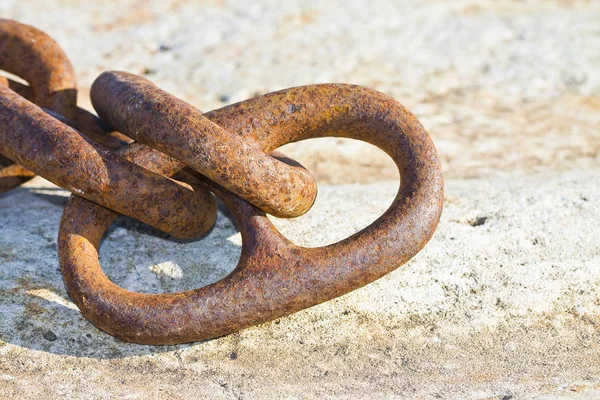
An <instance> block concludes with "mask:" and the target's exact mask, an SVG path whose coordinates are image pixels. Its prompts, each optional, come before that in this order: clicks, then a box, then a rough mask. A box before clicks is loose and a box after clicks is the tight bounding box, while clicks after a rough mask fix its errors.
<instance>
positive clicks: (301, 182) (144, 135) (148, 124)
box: [90, 72, 317, 217]
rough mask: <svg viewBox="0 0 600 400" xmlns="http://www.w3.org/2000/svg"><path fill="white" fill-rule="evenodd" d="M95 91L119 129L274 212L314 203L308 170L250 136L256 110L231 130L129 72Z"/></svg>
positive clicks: (112, 75)
mask: <svg viewBox="0 0 600 400" xmlns="http://www.w3.org/2000/svg"><path fill="white" fill-rule="evenodd" d="M90 95H91V99H92V104H93V105H94V108H95V109H96V111H97V112H98V115H99V116H100V118H101V119H103V120H104V121H106V122H108V123H109V124H110V125H111V126H112V127H114V128H115V129H117V130H118V131H120V132H122V133H124V134H125V135H127V136H129V137H132V138H134V139H136V140H138V141H139V142H141V143H144V144H147V145H149V146H151V147H153V148H155V149H158V150H160V151H162V152H164V153H166V154H169V155H171V156H173V157H174V158H176V159H178V160H180V161H182V162H183V163H185V164H186V165H188V166H189V167H191V168H192V169H194V170H196V171H198V172H200V173H201V174H203V175H205V176H207V177H208V178H210V179H212V180H213V181H215V182H216V183H218V184H219V185H221V186H223V187H225V188H226V189H228V190H230V191H232V192H233V193H235V194H237V195H239V196H240V197H242V198H244V199H246V200H248V201H249V202H250V203H252V204H254V205H256V206H257V207H259V208H261V209H262V210H264V211H266V212H268V213H270V214H273V215H275V216H278V217H297V216H299V215H302V214H304V213H306V212H307V211H308V210H309V209H310V207H312V205H313V203H314V199H315V197H316V194H317V188H316V185H315V181H314V178H313V177H312V175H311V174H310V173H309V172H308V171H307V170H306V169H304V168H302V167H299V166H290V165H288V164H285V163H283V162H281V161H279V160H278V159H276V158H274V157H271V156H269V155H268V154H265V153H264V152H263V151H262V150H261V149H260V148H259V147H258V144H257V143H256V141H255V140H252V139H255V138H253V137H251V136H248V135H244V133H243V132H244V131H246V132H247V131H250V130H251V129H252V125H253V124H254V123H256V122H257V121H255V120H254V116H253V115H251V114H249V115H246V116H240V117H241V119H242V120H241V121H240V122H241V125H242V126H241V129H240V130H231V129H227V128H225V127H223V126H219V125H217V124H215V123H213V122H211V121H210V120H209V119H208V118H206V117H205V116H204V114H203V113H202V112H201V111H199V110H198V109H196V108H194V107H192V106H191V105H189V104H187V103H185V102H184V101H182V100H180V99H178V98H176V97H175V96H172V95H170V94H168V93H166V92H164V91H163V90H160V89H159V88H157V87H156V86H155V85H154V84H152V83H151V82H150V81H148V80H147V79H145V78H142V77H139V76H136V75H133V74H128V73H125V72H105V73H103V74H102V75H100V76H99V77H98V78H97V79H96V81H95V82H94V84H93V85H92V89H91V92H90ZM278 111H279V110H278ZM282 112H284V113H290V112H291V113H293V112H295V109H290V110H283V111H282ZM269 117H270V118H273V116H269ZM270 150H272V149H270Z"/></svg>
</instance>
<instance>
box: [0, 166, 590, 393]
mask: <svg viewBox="0 0 600 400" xmlns="http://www.w3.org/2000/svg"><path fill="white" fill-rule="evenodd" d="M599 173H600V170H590V171H586V172H572V173H563V174H560V175H549V174H545V175H533V176H515V175H503V176H496V177H494V178H489V179H486V180H453V181H449V182H448V183H447V190H446V206H445V210H444V214H443V218H442V222H441V223H440V226H439V228H438V231H437V233H436V234H435V236H434V238H433V239H432V241H431V242H430V243H429V244H428V245H427V247H426V248H425V249H424V250H423V251H422V252H421V253H419V254H418V255H417V256H416V257H415V258H414V259H413V260H411V261H410V262H409V263H408V264H407V265H406V266H404V267H403V268H401V269H399V270H397V271H395V272H394V273H392V274H390V275H388V276H386V277H385V278H383V279H381V280H379V281H377V282H375V283H373V284H371V285H368V286H367V287H365V288H362V289H360V290H357V291H355V292H353V293H350V294H348V295H346V296H343V297H341V298H339V299H336V300H334V301H331V302H328V303H325V304H322V305H319V306H316V307H313V308H311V309H309V310H305V311H302V312H299V313H297V314H295V315H292V316H290V317H286V318H282V319H280V320H277V321H275V322H272V323H267V324H264V325H261V326H259V327H255V328H251V329H246V330H243V331H241V332H239V333H235V334H232V335H229V336H226V337H223V338H220V339H216V340H210V341H206V342H203V343H196V344H192V345H182V346H167V347H149V346H139V345H132V344H127V343H123V342H120V341H118V340H116V339H113V338H112V337H110V336H108V335H106V334H104V333H102V332H100V331H98V330H96V329H95V328H94V327H93V326H92V325H90V324H89V323H88V322H87V321H86V320H85V319H83V318H82V317H81V315H80V314H79V312H78V311H77V309H76V308H75V307H74V305H73V304H72V302H71V301H70V300H69V299H68V297H67V295H66V292H65V290H64V287H63V284H62V280H61V276H60V273H59V270H58V262H57V256H56V234H57V227H58V222H59V219H60V215H61V210H62V206H63V204H64V201H65V195H66V192H64V191H62V190H57V189H56V188H54V187H52V186H51V185H49V184H47V183H45V181H43V180H41V179H36V180H34V181H32V182H31V183H29V184H28V185H26V187H24V188H21V189H18V190H15V191H14V192H12V193H10V194H6V195H3V196H2V197H0V218H1V220H2V221H3V224H2V226H1V227H0V249H2V251H1V252H0V258H1V260H2V262H1V263H0V294H1V296H0V315H1V316H2V317H1V319H0V332H2V337H1V342H0V353H1V357H2V358H1V360H2V361H1V363H0V373H1V374H0V388H1V389H0V393H2V394H3V395H4V396H6V397H11V395H13V394H15V395H16V394H18V395H20V397H24V398H39V397H40V396H42V397H55V396H58V395H62V394H65V395H66V394H67V393H68V394H69V397H75V398H77V397H78V396H79V397H80V398H85V397H86V396H87V395H90V396H91V395H92V394H93V396H92V397H95V396H97V397H99V398H109V397H111V396H125V397H127V396H128V397H127V398H149V397H151V396H152V395H157V394H160V396H157V397H159V398H163V397H164V398H196V396H211V397H214V398H274V399H275V398H280V397H286V398H323V397H335V398H346V397H347V398H354V397H356V396H359V395H361V394H362V395H368V397H370V398H437V397H436V396H441V397H442V398H457V397H460V398H469V399H481V398H487V397H492V398H496V397H493V396H499V397H497V398H502V396H509V395H514V396H516V397H515V398H521V397H522V398H535V397H534V394H539V395H541V394H549V395H550V394H551V395H553V396H558V397H548V398H563V397H564V395H565V394H570V393H577V392H573V391H579V392H584V393H586V392H589V391H591V390H594V388H596V389H597V388H599V387H600V386H599V385H600V380H599V379H598V376H600V351H599V348H598V343H599V342H600V341H599V339H600V333H599V330H598V323H599V320H598V315H599V313H600V301H599V300H598V299H599V298H600V296H599V295H600V294H599V291H600V274H598V271H599V269H600V241H599V240H598V237H599V235H600V226H599V224H598V221H600V186H599V185H597V184H593V183H597V179H598V176H599ZM396 188H397V184H396V183H385V182H382V183H374V184H370V185H343V186H337V187H322V188H321V191H320V194H319V199H318V202H317V204H316V205H315V207H314V208H313V209H312V210H311V211H310V212H309V213H308V214H307V215H306V216H303V217H301V218H298V219H296V220H276V224H277V226H278V227H279V228H280V229H281V230H282V232H284V233H285V234H286V235H287V236H288V237H289V238H291V239H292V240H293V241H295V242H296V243H298V244H301V245H305V246H317V245H323V244H326V243H331V242H333V241H336V240H339V239H341V238H343V237H345V236H347V235H349V234H351V233H353V232H355V231H356V230H358V229H361V228H363V227H364V226H366V225H367V224H369V223H370V222H371V221H373V220H374V219H375V218H376V217H377V216H379V215H380V214H381V212H382V211H384V210H385V208H386V207H387V206H388V205H389V204H390V202H391V200H392V198H393V196H394V194H395V190H396ZM359 209H360V210H362V211H361V212H357V211H356V210H359ZM349 215H351V216H352V218H349V217H348V216H349ZM239 245H240V237H239V234H238V233H236V231H235V230H234V228H233V226H232V224H231V222H230V221H229V220H228V219H227V218H226V217H224V216H223V215H220V216H219V219H218V221H217V225H216V227H215V229H214V230H213V231H212V232H211V233H210V235H209V236H208V237H207V238H205V239H202V240H199V241H196V242H193V243H186V244H183V243H177V242H173V241H171V240H169V239H168V238H165V237H163V236H162V235H160V234H157V233H156V232H154V231H151V230H150V229H148V228H146V227H144V226H143V225H141V224H139V223H136V222H135V221H131V220H128V219H122V220H120V221H119V222H118V223H117V224H116V227H115V228H114V229H112V230H111V231H110V233H109V235H108V236H107V237H106V239H105V241H104V244H103V247H102V251H101V262H102V263H103V266H104V268H105V271H106V273H107V274H108V275H109V277H110V278H111V279H113V280H114V281H115V282H116V283H118V284H120V285H122V286H124V287H125V288H127V289H130V290H135V291H140V292H145V293H153V292H170V291H177V290H184V289H190V288H194V287H197V286H200V285H204V284H207V283H210V282H213V281H215V280H217V279H219V277H222V276H223V275H225V274H227V272H228V271H230V270H231V269H232V268H233V267H234V265H235V261H236V259H237V258H238V257H239ZM505 398H506V397H505ZM541 398H544V397H541ZM590 398H591V397H590Z"/></svg>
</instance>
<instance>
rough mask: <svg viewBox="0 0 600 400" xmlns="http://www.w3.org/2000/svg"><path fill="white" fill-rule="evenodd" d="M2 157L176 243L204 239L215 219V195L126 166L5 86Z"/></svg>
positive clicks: (0, 100) (0, 90)
mask: <svg viewBox="0 0 600 400" xmlns="http://www.w3.org/2000/svg"><path fill="white" fill-rule="evenodd" d="M0 153H2V154H4V155H6V156H7V157H8V158H10V159H11V160H14V161H16V162H18V163H19V164H21V165H23V166H24V167H26V168H28V169H29V170H31V171H33V172H35V173H36V174H39V175H41V176H43V177H44V178H46V179H48V180H50V181H52V182H53V183H55V184H56V185H58V186H61V187H64V188H66V189H68V190H70V191H72V192H74V193H76V194H77V195H79V196H82V197H85V198H87V199H90V200H92V201H94V202H96V203H98V204H101V205H103V206H105V207H108V208H110V209H112V210H115V211H118V212H120V213H123V214H125V215H129V216H131V217H133V218H135V219H138V220H140V221H143V222H145V223H147V224H149V225H152V226H154V227H156V228H158V229H160V230H163V231H165V232H167V233H170V234H172V235H173V236H176V237H180V238H191V237H197V236H200V235H202V234H204V233H205V232H206V231H208V229H210V227H211V226H212V224H213V222H214V219H215V215H216V208H215V203H214V199H213V198H212V195H211V194H210V193H209V192H206V191H205V190H193V189H192V188H191V187H190V186H189V185H187V184H183V183H180V182H177V181H173V180H170V179H168V178H166V177H163V176H161V175H159V174H156V173H153V172H150V171H148V170H147V169H144V168H142V167H139V166H137V165H135V164H132V163H130V162H128V161H126V160H125V159H123V158H122V157H120V156H118V155H116V154H113V153H112V152H111V151H109V150H108V149H106V148H103V147H102V146H101V145H99V144H97V143H94V142H93V141H90V140H88V139H86V138H85V137H84V136H83V135H82V134H80V133H79V132H77V131H76V130H74V129H72V128H71V127H69V126H67V125H65V124H63V123H62V122H60V121H59V120H57V119H56V118H54V117H52V116H50V115H48V114H47V113H45V112H44V111H43V110H42V109H40V108H39V107H37V106H36V105H34V104H32V103H30V102H29V101H27V100H26V99H24V98H23V97H21V96H19V95H18V94H16V93H15V92H13V91H12V90H11V89H8V88H6V87H1V86H0ZM165 157H166V156H165ZM168 162H169V163H172V161H171V160H170V158H169V159H168Z"/></svg>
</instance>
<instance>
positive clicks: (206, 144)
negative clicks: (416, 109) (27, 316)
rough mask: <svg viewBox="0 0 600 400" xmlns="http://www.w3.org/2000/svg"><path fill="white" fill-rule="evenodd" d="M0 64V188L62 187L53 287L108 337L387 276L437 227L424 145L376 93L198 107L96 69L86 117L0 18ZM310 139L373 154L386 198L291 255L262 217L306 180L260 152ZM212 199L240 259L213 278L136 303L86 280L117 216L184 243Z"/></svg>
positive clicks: (180, 326) (202, 227)
mask: <svg viewBox="0 0 600 400" xmlns="http://www.w3.org/2000/svg"><path fill="white" fill-rule="evenodd" d="M0 69H2V70H5V71H7V72H10V73H13V74H14V75H17V76H19V77H21V78H23V79H24V80H26V81H27V82H28V83H29V86H27V85H23V84H20V83H18V82H15V81H14V80H11V79H6V78H3V77H0V124H1V125H0V191H6V190H10V189H11V188H13V187H15V186H18V185H19V184H21V183H22V182H23V181H25V180H27V179H29V178H30V177H32V176H33V174H34V173H35V174H39V175H41V176H42V177H44V178H46V179H48V180H50V181H51V182H53V183H55V184H57V185H58V186H61V187H63V188H65V189H68V190H70V191H71V192H72V195H71V197H70V198H69V201H68V202H67V205H66V206H65V209H64V211H63V216H62V218H61V222H60V227H59V235H58V244H59V250H58V252H59V260H60V265H61V271H62V274H63V278H64V282H65V285H66V288H67V291H68V293H69V295H70V297H71V299H72V300H73V301H74V302H75V304H76V305H77V306H78V307H79V309H80V310H81V312H82V314H83V315H84V316H85V318H87V319H88V320H89V321H91V322H92V323H93V324H94V325H96V326H97V327H98V328H100V329H102V330H103V331H105V332H108V333H109V334H111V335H113V336H116V337H118V338H120V339H123V340H127V341H131V342H136V343H146V344H172V343H183V342H190V341H197V340H203V339H208V338H213V337H217V336H221V335H225V334H228V333H231V332H234V331H237V330H239V329H242V328H245V327H248V326H252V325H256V324H260V323H262V322H266V321H270V320H273V319H276V318H279V317H281V316H284V315H287V314H290V313H293V312H296V311H299V310H301V309H304V308H307V307H311V306H313V305H316V304H319V303H321V302H324V301H327V300H330V299H332V298H335V297H337V296H340V295H342V294H345V293H348V292H350V291H352V290H354V289H357V288H359V287H361V286H364V285H366V284H368V283H369V282H372V281H374V280H376V279H378V278H380V277H382V276H384V275H385V274H387V273H389V272H391V271H393V270H394V269H396V268H398V267H399V266H400V265H402V264H404V263H405V262H406V261H408V260H409V259H410V258H411V257H413V256H414V255H415V254H416V253H417V252H419V251H420V250H421V248H423V246H425V244H426V243H427V241H428V240H429V239H430V238H431V236H432V235H433V232H434V231H435V229H436V227H437V224H438V221H439V218H440V214H441V210H442V197H443V180H442V174H441V169H440V164H439V161H438V158H437V154H436V151H435V147H434V145H433V143H432V141H431V139H430V138H429V135H428V134H427V132H426V131H425V130H424V128H423V127H422V125H421V124H420V123H419V121H418V120H417V119H416V118H415V117H414V116H413V115H412V114H411V113H410V112H409V111H408V110H406V109H405V108H404V107H403V106H401V105H400V104H399V103H398V102H396V101H395V100H394V99H392V98H391V97H389V96H386V95H384V94H382V93H380V92H377V91H374V90H371V89H367V88H364V87H360V86H354V85H343V84H321V85H310V86H303V87H295V88H290V89H286V90H281V91H278V92H273V93H269V94H266V95H264V96H260V97H256V98H253V99H249V100H246V101H243V102H241V103H237V104H233V105H230V106H227V107H223V108H221V109H217V110H214V111H211V112H207V113H203V112H201V111H200V110H198V109H196V108H194V107H192V106H191V105H189V104H187V103H185V102H183V101H182V100H179V99H177V98H176V97H174V96H172V95H170V94H168V93H166V92H164V91H162V90H160V89H159V88H157V87H156V86H154V85H153V84H152V83H151V82H149V81H148V80H146V79H144V78H142V77H139V76H135V75H132V74H128V73H125V72H105V73H103V74H101V75H100V76H99V77H98V78H97V79H96V81H95V82H94V84H93V85H92V89H91V93H90V94H91V100H92V104H93V106H94V108H95V110H96V112H97V113H98V116H99V118H98V117H96V116H94V115H93V114H91V113H89V112H87V111H85V110H82V109H80V108H78V107H77V106H76V97H77V96H76V94H77V91H76V90H77V89H76V83H75V78H74V72H73V68H72V66H71V64H70V62H69V60H68V58H67V56H66V55H65V53H64V52H63V51H62V49H61V48H60V47H59V46H58V44H56V42H54V41H53V40H52V39H51V38H50V37H49V36H47V35H46V34H44V33H43V32H40V31H39V30H37V29H35V28H33V27H30V26H27V25H23V24H20V23H17V22H14V21H9V20H0ZM324 136H336V137H346V138H352V139H358V140H362V141H365V142H368V143H371V144H373V145H375V146H377V147H379V148H380V149H382V150H384V151H385V152H386V153H387V154H388V155H389V156H390V157H391V158H392V159H393V160H394V162H395V163H396V165H397V167H398V170H399V172H400V176H401V183H400V189H399V191H398V194H397V195H396V198H395V200H394V201H393V203H392V205H391V206H390V208H389V209H388V210H387V211H386V212H385V213H384V214H383V215H382V216H381V217H380V218H379V219H377V220H376V221H375V222H373V223H372V224H371V225H370V226H368V227H367V228H365V229H363V230H362V231H360V232H358V233H356V234H354V235H352V236H350V237H349V238H347V239H345V240H342V241H340V242H338V243H334V244H332V245H329V246H324V247H319V248H303V247H300V246H296V245H294V244H293V243H291V242H290V241H289V240H287V239H286V238H285V237H283V236H282V235H281V234H280V233H279V232H278V231H277V230H276V229H275V227H274V226H273V225H272V223H271V222H270V221H269V219H268V218H267V217H266V213H270V214H273V215H277V216H281V217H294V216H298V215H302V214H304V213H305V212H306V211H308V210H309V209H310V207H311V206H312V204H313V202H314V200H315V197H316V185H315V182H314V179H313V177H312V176H311V174H310V173H309V172H308V171H307V170H306V169H304V168H303V167H302V166H300V165H299V164H297V163H295V162H293V160H289V159H287V158H286V157H285V156H283V155H281V154H277V153H275V152H274V151H275V149H276V148H278V147H280V146H282V145H284V144H286V143H291V142H296V141H300V140H304V139H309V138H318V137H324ZM130 138H131V139H130ZM132 139H134V140H135V142H133V140H132ZM13 161H14V162H16V163H17V164H13V163H12V162H13ZM213 194H214V195H216V196H218V197H219V198H221V200H222V201H223V202H224V203H225V204H226V205H227V206H228V207H229V209H230V210H231V212H232V214H233V217H234V219H235V221H236V225H237V227H238V228H239V230H240V232H241V234H242V255H241V258H240V261H239V263H238V265H237V267H236V268H235V269H234V270H233V272H232V273H230V274H229V275H228V276H227V277H225V278H224V279H222V280H220V281H218V282H216V283H213V284H211V285H208V286H205V287H202V288H199V289H195V290H190V291H186V292H180V293H172V294H140V293H133V292H130V291H127V290H125V289H122V288H120V287H119V286H117V285H115V284H114V283H112V282H111V281H110V280H109V279H108V278H107V277H106V275H105V274H104V273H103V272H102V268H101V266H100V264H99V262H98V248H99V244H100V240H101V239H102V236H103V235H104V233H105V232H106V230H107V229H108V227H109V226H110V225H111V223H112V222H113V221H114V219H115V218H116V217H117V215H118V214H119V213H122V214H125V215H128V216H130V217H132V218H135V219H138V220H140V221H142V222H145V223H147V224H149V225H152V226H154V227H156V228H158V229H161V230H163V231H165V232H167V233H169V234H171V235H174V236H176V237H179V238H193V237H198V236H201V235H202V234H204V233H206V232H207V231H208V230H209V229H210V228H211V226H212V225H213V223H214V221H215V218H216V206H215V200H214V197H213Z"/></svg>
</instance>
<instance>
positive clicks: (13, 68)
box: [0, 19, 77, 192]
mask: <svg viewBox="0 0 600 400" xmlns="http://www.w3.org/2000/svg"><path fill="white" fill-rule="evenodd" d="M0 70H4V71H7V72H10V73H13V74H15V75H18V76H21V77H22V78H23V79H25V80H27V82H29V84H30V85H31V89H30V90H29V94H30V99H31V101H33V102H34V103H36V104H38V105H39V106H41V107H45V108H47V109H49V110H52V111H55V112H57V113H59V114H62V115H64V116H65V117H67V118H72V117H74V116H75V109H76V105H75V104H76V101H77V85H76V82H75V72H74V71H73V67H72V65H71V62H70V61H69V59H68V57H67V55H66V54H65V52H64V51H63V50H62V49H61V48H60V46H59V45H58V44H57V43H56V42H55V41H54V40H53V39H52V38H51V37H50V36H48V35H46V34H45V33H44V32H42V31H40V30H38V29H36V28H34V27H32V26H29V25H25V24H20V23H18V22H16V21H12V20H7V19H0ZM9 83H10V84H15V82H11V81H9V80H8V79H6V78H4V77H0V85H1V86H9ZM11 86H13V85H11ZM16 86H17V87H18V86H22V85H18V84H16ZM33 176H34V174H33V173H31V172H30V171H28V170H27V169H25V168H23V167H21V166H19V165H14V164H13V163H12V162H11V161H10V160H7V159H6V158H4V157H2V158H0V192H4V191H7V190H10V189H12V188H13V187H16V186H19V185H20V184H22V183H23V182H25V181H27V180H28V179H30V178H32V177H33Z"/></svg>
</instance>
